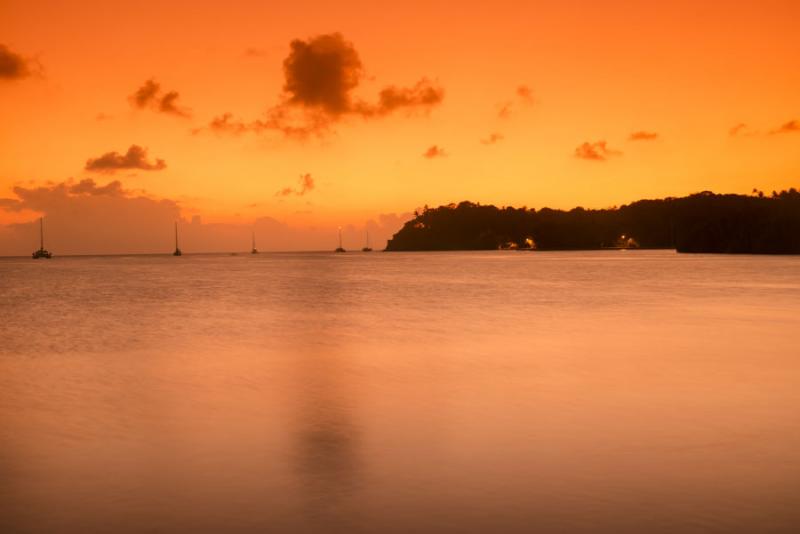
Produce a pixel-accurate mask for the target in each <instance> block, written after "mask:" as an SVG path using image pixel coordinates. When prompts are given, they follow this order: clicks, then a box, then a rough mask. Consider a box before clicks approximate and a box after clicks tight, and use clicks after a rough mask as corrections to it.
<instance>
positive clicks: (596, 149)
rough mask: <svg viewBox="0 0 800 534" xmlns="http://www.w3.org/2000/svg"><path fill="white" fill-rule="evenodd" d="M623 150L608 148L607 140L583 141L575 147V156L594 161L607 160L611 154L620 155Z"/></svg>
mask: <svg viewBox="0 0 800 534" xmlns="http://www.w3.org/2000/svg"><path fill="white" fill-rule="evenodd" d="M621 154H622V152H620V151H619V150H613V149H611V148H608V144H607V143H606V141H595V142H594V143H589V142H586V143H583V144H582V145H580V146H578V148H576V149H575V157H576V158H579V159H587V160H592V161H605V160H607V159H608V157H609V156H619V155H621Z"/></svg>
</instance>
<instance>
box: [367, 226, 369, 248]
mask: <svg viewBox="0 0 800 534" xmlns="http://www.w3.org/2000/svg"><path fill="white" fill-rule="evenodd" d="M367 248H369V230H367Z"/></svg>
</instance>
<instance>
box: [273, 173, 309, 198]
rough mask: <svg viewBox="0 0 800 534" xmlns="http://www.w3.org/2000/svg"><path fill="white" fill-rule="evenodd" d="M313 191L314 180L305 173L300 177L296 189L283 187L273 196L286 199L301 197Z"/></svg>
mask: <svg viewBox="0 0 800 534" xmlns="http://www.w3.org/2000/svg"><path fill="white" fill-rule="evenodd" d="M313 190H314V178H312V177H311V175H310V174H308V173H306V174H302V175H300V179H299V180H298V186H297V187H285V188H283V189H281V190H280V191H278V192H277V193H275V196H279V197H288V196H291V195H294V196H298V197H301V196H303V195H305V194H306V193H309V192H311V191H313Z"/></svg>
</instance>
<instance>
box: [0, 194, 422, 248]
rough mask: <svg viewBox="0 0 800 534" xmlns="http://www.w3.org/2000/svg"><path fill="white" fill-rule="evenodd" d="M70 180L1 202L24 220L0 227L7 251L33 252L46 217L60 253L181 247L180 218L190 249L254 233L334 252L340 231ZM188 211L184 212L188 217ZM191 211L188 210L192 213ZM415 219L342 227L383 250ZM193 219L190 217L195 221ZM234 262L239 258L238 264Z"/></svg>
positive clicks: (234, 244)
mask: <svg viewBox="0 0 800 534" xmlns="http://www.w3.org/2000/svg"><path fill="white" fill-rule="evenodd" d="M116 183H118V182H110V183H108V184H98V183H95V182H93V181H91V180H90V181H85V180H84V181H81V182H77V183H76V182H74V181H72V180H67V181H65V182H61V183H56V184H47V185H44V186H30V187H28V186H26V187H21V186H18V187H14V188H13V191H14V196H15V197H16V198H6V199H0V210H4V211H6V212H8V213H13V214H14V215H13V217H16V218H17V220H18V222H16V223H12V224H6V225H2V224H0V254H3V255H25V256H27V255H29V254H30V253H31V251H32V250H34V249H36V248H37V247H38V246H39V222H38V217H39V215H40V214H41V215H44V216H45V239H46V241H45V246H46V247H47V249H48V250H51V251H53V252H54V253H55V254H56V255H58V256H61V255H66V254H98V253H99V254H123V253H154V252H155V253H158V252H161V253H164V254H170V253H171V252H172V250H173V247H174V241H173V239H174V234H173V224H174V222H175V221H178V223H179V228H180V239H181V248H182V249H183V250H184V252H207V251H208V252H212V251H216V252H233V251H249V250H250V245H251V244H250V239H251V235H252V231H253V230H255V233H256V243H257V245H258V248H259V249H260V250H265V251H266V250H330V251H332V250H333V249H334V248H335V247H336V242H337V226H338V224H335V223H330V224H328V225H314V226H297V225H290V224H287V223H286V222H281V221H278V220H276V219H275V218H272V217H268V216H261V217H258V218H256V219H255V221H246V222H244V221H243V222H240V223H213V224H208V223H203V222H202V220H201V219H200V218H199V217H191V214H192V212H191V210H187V209H184V210H182V209H181V205H180V204H179V203H178V202H177V201H175V200H172V199H168V198H165V199H159V198H154V197H152V196H150V195H148V194H146V193H139V192H133V191H129V190H125V189H124V188H123V187H122V186H117V185H112V184H116ZM182 211H183V213H182ZM187 212H188V213H187ZM412 217H413V214H410V213H404V214H400V215H397V214H393V213H390V214H381V215H378V216H377V217H376V218H375V219H373V220H367V221H365V222H363V223H360V224H348V225H347V226H345V228H344V229H343V232H342V233H343V239H344V242H345V246H353V247H355V246H356V245H357V246H359V247H360V246H362V243H363V242H364V233H365V230H367V229H369V236H370V241H371V242H372V243H373V246H375V247H376V248H377V247H381V248H382V247H383V246H385V243H386V240H387V239H389V238H390V237H391V236H392V235H393V234H394V233H395V232H397V231H398V230H399V229H400V228H401V227H402V226H403V224H404V223H405V222H406V221H408V220H410V219H411V218H412ZM187 219H191V223H189V221H188V220H187ZM231 261H236V260H235V259H231Z"/></svg>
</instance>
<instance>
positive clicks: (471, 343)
mask: <svg viewBox="0 0 800 534" xmlns="http://www.w3.org/2000/svg"><path fill="white" fill-rule="evenodd" d="M0 274H2V276H0V531H2V532H4V533H5V532H14V533H16V532H31V533H39V532H59V533H62V532H63V533H67V534H71V533H73V532H74V533H81V534H83V533H87V532H115V533H128V532H131V533H137V534H138V533H139V532H170V533H171V532H192V533H198V532H247V533H249V532H277V533H284V532H285V533H296V532H347V533H348V534H349V533H354V532H381V533H393V532H398V533H407V532H437V533H439V532H454V533H465V532H530V531H537V532H548V533H549V532H564V533H568V534H572V533H583V532H614V533H615V534H618V533H628V532H630V533H637V534H638V533H641V532H647V533H649V534H652V533H665V534H666V533H669V534H672V533H674V532H713V531H717V532H736V533H738V532H742V533H750V532H770V533H772V532H794V531H797V527H798V525H800V511H798V509H797V507H796V506H794V503H795V502H796V501H797V500H798V498H800V489H799V488H798V484H797V481H798V480H800V453H798V451H799V450H800V419H798V417H797V406H798V405H800V360H798V358H797V346H798V345H799V344H800V304H799V303H800V259H798V258H748V257H727V256H713V257H708V256H680V255H676V254H672V253H666V252H648V251H637V252H635V253H625V254H616V253H609V252H604V253H552V254H533V253H499V252H498V253H474V254H472V253H470V254H466V253H463V254H461V253H454V254H377V253H375V254H371V255H368V254H363V255H359V254H340V255H334V254H285V255H280V254H259V255H257V256H255V257H253V256H251V255H246V256H245V255H241V256H236V257H229V256H184V257H183V258H181V261H180V262H179V263H176V262H175V261H174V259H173V258H171V257H169V258H167V257H164V258H159V257H151V258H139V257H133V258H53V259H52V260H51V261H50V262H49V263H47V264H36V265H34V266H33V268H32V267H31V261H30V260H27V261H25V262H19V261H12V260H0ZM620 281H624V283H621V282H620ZM40 294H46V295H48V298H47V299H41V298H34V297H35V296H36V295H40Z"/></svg>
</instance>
